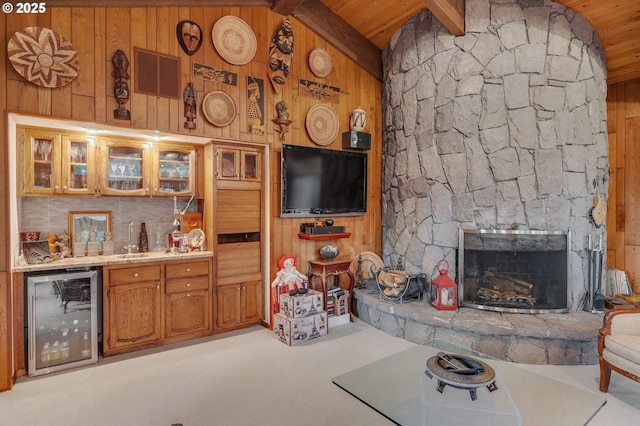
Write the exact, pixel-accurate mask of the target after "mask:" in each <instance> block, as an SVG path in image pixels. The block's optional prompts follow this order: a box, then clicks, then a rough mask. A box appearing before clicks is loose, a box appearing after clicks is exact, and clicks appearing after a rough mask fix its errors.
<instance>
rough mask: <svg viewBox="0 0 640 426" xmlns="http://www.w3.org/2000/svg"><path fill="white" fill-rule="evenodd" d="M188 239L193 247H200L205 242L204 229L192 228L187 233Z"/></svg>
mask: <svg viewBox="0 0 640 426" xmlns="http://www.w3.org/2000/svg"><path fill="white" fill-rule="evenodd" d="M187 241H188V242H189V245H190V246H191V247H196V248H200V246H202V245H203V244H204V241H205V235H204V231H203V230H202V229H197V228H196V229H192V230H191V231H189V234H188V235H187Z"/></svg>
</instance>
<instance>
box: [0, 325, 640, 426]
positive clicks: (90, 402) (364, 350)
mask: <svg viewBox="0 0 640 426" xmlns="http://www.w3.org/2000/svg"><path fill="white" fill-rule="evenodd" d="M412 346H413V344H412V343H410V342H407V341H404V340H401V339H398V338H395V337H392V336H389V335H386V334H384V333H383V332H381V331H379V330H376V329H374V328H373V327H371V326H369V325H367V324H365V323H363V322H355V323H350V324H345V325H341V326H338V327H334V328H332V329H331V330H330V331H329V334H328V335H327V336H324V337H321V338H319V339H316V340H312V341H309V342H306V343H304V344H302V345H299V346H292V347H289V346H286V345H285V344H283V343H281V342H279V341H278V340H276V339H275V338H274V337H273V336H272V334H271V332H270V331H269V330H267V329H264V328H262V327H252V328H250V329H246V330H242V331H238V332H233V333H227V334H223V335H221V336H215V337H212V338H207V339H201V340H198V341H196V342H190V343H186V344H182V345H175V346H172V347H165V348H162V349H161V350H153V351H144V352H140V353H136V354H134V355H127V356H118V357H111V358H108V359H101V360H100V362H99V363H98V364H97V365H94V366H89V367H85V368H80V369H75V370H68V371H66V372H61V373H56V374H51V375H48V376H42V377H38V378H21V379H20V380H19V381H18V383H17V384H16V385H15V386H14V388H13V390H11V391H8V392H3V393H0V424H2V425H6V426H22V425H24V426H27V425H29V426H40V425H54V426H56V425H64V426H87V425H92V426H100V425H105V426H116V425H117V426H134V425H135V426H147V425H148V426H170V425H172V424H176V423H180V424H182V425H184V426H209V425H224V426H233V425H238V426H240V425H242V426H251V425H261V426H265V425H266V426H270V425H274V426H276V425H277V426H288V425H296V426H300V425H323V426H324V425H332V426H341V425H349V426H352V425H353V426H358V425H363V426H364V425H367V426H369V425H372V426H377V425H389V424H392V423H391V422H390V421H389V420H387V419H386V418H384V417H383V416H381V415H380V414H378V413H377V412H376V411H374V410H372V409H371V408H369V407H368V406H366V405H365V404H363V403H361V402H360V401H358V400H357V399H355V398H353V397H352V396H350V395H349V394H347V393H346V392H344V391H343V390H341V389H340V388H338V387H337V386H336V385H334V384H333V383H332V381H331V379H332V378H333V377H335V376H338V375H340V374H343V373H346V372H348V371H350V370H352V369H354V368H358V367H361V366H363V365H366V364H369V363H371V362H373V361H376V360H379V359H381V358H384V357H387V356H389V355H391V354H394V353H397V352H400V351H402V350H405V349H407V348H410V347H412ZM523 367H525V368H528V369H530V370H531V371H534V372H537V373H539V374H542V375H545V376H548V377H551V378H554V379H556V380H560V381H563V382H565V383H568V384H572V385H574V386H578V387H581V388H584V389H587V390H591V391H593V392H597V388H598V368H597V366H568V367H567V366H540V365H523ZM380 391H381V392H384V391H385V390H384V389H381V390H380ZM559 403H561V401H560V402H559ZM542 409H543V408H542ZM639 423H640V384H639V383H635V382H633V381H631V380H629V379H627V378H623V377H621V376H619V375H616V374H615V373H613V374H612V378H611V387H610V392H609V394H608V402H607V404H605V406H604V407H603V408H602V409H601V410H600V411H599V412H598V413H597V414H596V416H595V417H594V419H593V420H592V421H591V422H590V423H589V424H590V425H602V426H605V425H606V426H609V425H618V426H626V425H636V424H639ZM564 424H566V425H572V424H575V422H572V421H571V419H570V418H567V421H566V423H564ZM554 426H556V425H554Z"/></svg>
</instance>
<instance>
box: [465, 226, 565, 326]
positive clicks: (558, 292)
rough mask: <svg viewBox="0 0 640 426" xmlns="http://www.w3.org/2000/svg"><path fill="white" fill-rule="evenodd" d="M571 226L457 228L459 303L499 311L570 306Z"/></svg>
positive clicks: (555, 309)
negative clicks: (557, 228)
mask: <svg viewBox="0 0 640 426" xmlns="http://www.w3.org/2000/svg"><path fill="white" fill-rule="evenodd" d="M570 240H571V233H570V232H569V231H567V232H564V231H559V232H547V231H511V230H467V229H460V234H459V247H458V277H457V278H458V297H459V299H460V306H468V307H473V308H478V309H486V310H493V311H503V312H519V313H550V312H555V313H560V312H568V311H569V299H570V295H569V290H570V288H569V275H570V271H569V269H570V266H569V257H570V253H569V250H570V247H571V241H570Z"/></svg>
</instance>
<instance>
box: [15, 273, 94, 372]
mask: <svg viewBox="0 0 640 426" xmlns="http://www.w3.org/2000/svg"><path fill="white" fill-rule="evenodd" d="M26 284H27V301H28V304H27V308H26V316H27V328H28V329H27V336H28V341H27V352H28V373H29V376H38V375H42V374H47V373H52V372H55V371H60V370H65V369H69V368H74V367H79V366H82V365H88V364H95V363H96V362H97V361H98V294H97V293H98V272H97V271H96V270H88V271H72V272H67V271H50V273H48V274H43V275H42V274H40V275H31V276H27V277H26Z"/></svg>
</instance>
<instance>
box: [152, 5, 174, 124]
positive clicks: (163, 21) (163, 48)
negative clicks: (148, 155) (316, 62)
mask: <svg viewBox="0 0 640 426" xmlns="http://www.w3.org/2000/svg"><path fill="white" fill-rule="evenodd" d="M171 9H172V8H168V7H159V8H158V9H157V10H158V16H157V21H156V22H157V31H156V42H157V44H158V45H157V47H156V51H158V52H160V53H166V54H170V53H171V50H170V48H169V27H170V21H171ZM172 35H173V36H174V39H175V28H174V31H173V33H172ZM149 98H155V100H156V105H157V107H156V110H155V112H156V117H155V121H156V127H155V128H156V129H158V130H161V131H165V132H166V131H171V119H170V115H171V114H170V110H169V109H170V102H169V98H165V97H162V96H149Z"/></svg>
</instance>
